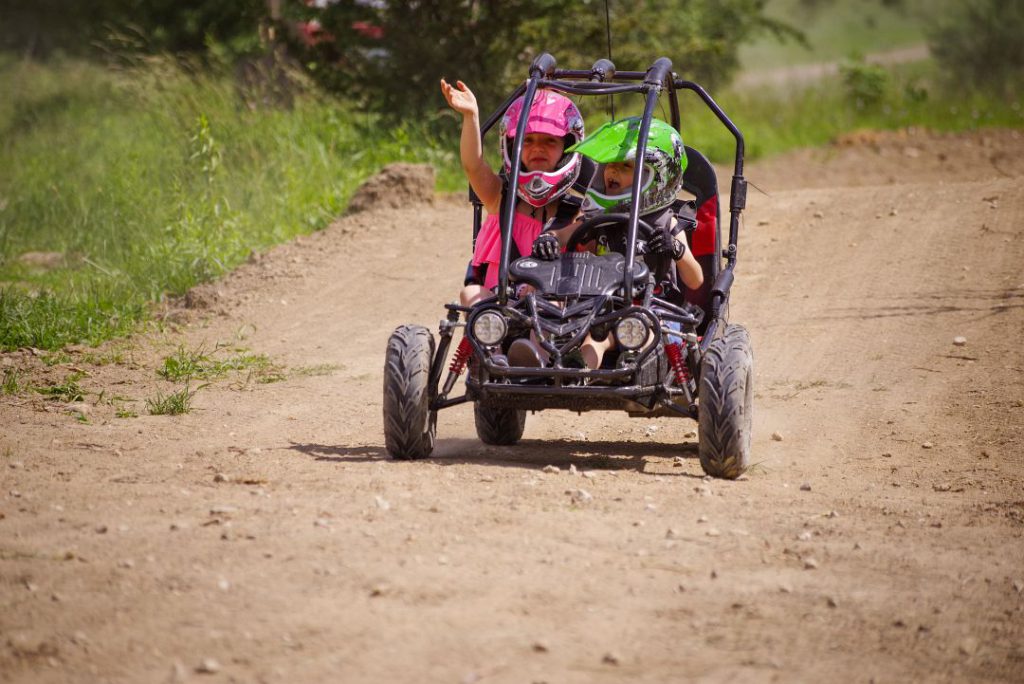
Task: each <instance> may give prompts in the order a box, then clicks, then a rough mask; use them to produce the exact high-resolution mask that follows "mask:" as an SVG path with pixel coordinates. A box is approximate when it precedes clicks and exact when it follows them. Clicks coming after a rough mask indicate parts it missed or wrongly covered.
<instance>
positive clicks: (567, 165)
mask: <svg viewBox="0 0 1024 684" xmlns="http://www.w3.org/2000/svg"><path fill="white" fill-rule="evenodd" d="M522 111H523V98H521V97H520V98H518V99H517V100H516V101H515V102H513V103H512V105H511V106H510V107H509V108H508V109H507V110H506V111H505V116H503V117H502V119H501V129H500V135H501V156H502V159H504V163H505V173H506V174H507V175H511V173H512V158H511V155H510V154H509V148H510V145H511V144H512V141H513V140H514V139H515V136H516V127H517V126H518V125H519V116H520V115H521V114H522ZM526 132H527V133H546V134H547V135H553V136H555V137H556V138H564V139H565V148H566V149H568V148H569V147H570V146H571V145H575V144H576V143H578V142H580V141H581V140H583V116H582V115H581V114H580V110H579V109H577V108H576V105H575V104H573V102H572V100H570V99H569V98H567V97H565V96H564V95H560V94H558V93H556V92H553V91H551V90H538V91H537V94H536V95H535V96H534V98H533V104H532V105H531V106H530V118H529V120H528V121H527V122H526ZM579 175H580V155H579V154H578V153H576V152H573V153H572V154H566V155H562V158H561V159H560V160H559V161H558V164H557V165H556V167H555V169H554V170H552V171H525V170H521V171H520V173H519V187H517V188H516V194H517V195H519V196H520V197H521V198H523V199H524V200H525V201H526V202H528V203H529V204H530V206H534V207H543V206H544V205H545V204H548V203H549V202H551V201H553V200H555V199H557V198H559V197H561V196H562V195H563V194H565V192H566V191H567V190H568V189H569V188H570V187H572V184H573V183H575V182H576V178H577V177H578V176H579Z"/></svg>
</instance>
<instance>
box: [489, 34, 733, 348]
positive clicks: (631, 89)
mask: <svg viewBox="0 0 1024 684" xmlns="http://www.w3.org/2000/svg"><path fill="white" fill-rule="evenodd" d="M541 88H547V89H550V90H555V91H558V92H562V93H567V94H570V95H582V96H602V95H603V96H613V95H619V94H625V93H641V94H643V95H644V97H645V102H644V112H643V115H642V117H641V122H640V131H639V139H638V143H637V151H636V158H637V159H643V157H644V154H645V152H646V149H647V134H648V131H649V130H650V125H651V118H652V116H653V113H654V110H655V107H656V105H657V102H658V98H659V97H660V96H661V95H662V94H663V93H665V94H667V96H668V98H669V112H670V116H671V122H670V123H671V124H672V127H673V128H675V129H676V130H680V109H679V98H678V92H679V91H680V90H690V91H692V92H694V93H696V95H697V96H698V97H699V98H700V99H701V100H702V101H703V102H704V104H705V105H706V106H707V107H708V108H709V109H710V110H711V111H712V112H713V113H714V115H715V116H716V117H717V118H718V120H719V121H720V122H721V123H722V125H723V126H725V127H726V128H727V129H728V130H729V132H730V133H731V134H732V136H733V138H734V139H735V141H736V146H735V157H734V165H733V176H732V184H731V188H730V193H729V214H730V220H729V241H728V243H727V245H726V246H725V248H724V249H723V248H722V247H721V221H719V220H716V221H715V239H714V244H715V252H714V256H713V259H712V260H711V264H710V271H711V272H710V274H709V275H710V276H711V286H710V291H709V292H708V301H707V306H706V311H705V313H706V321H707V322H706V327H705V331H704V335H703V339H702V341H701V348H702V349H706V347H707V345H708V344H710V342H711V340H712V339H714V337H715V331H716V329H717V327H718V326H719V324H720V323H721V321H722V312H723V311H724V310H725V306H726V304H727V303H728V301H729V293H730V290H731V288H732V283H733V279H734V275H733V273H734V269H735V267H736V260H737V256H738V247H737V244H738V241H739V225H740V215H741V213H742V212H743V209H744V208H745V207H746V197H747V181H746V180H745V179H744V177H743V160H744V142H743V134H742V133H741V132H740V130H739V129H738V128H737V127H736V125H735V124H734V123H733V122H732V121H731V120H730V119H729V117H728V116H727V115H726V114H725V112H724V111H723V110H722V108H721V107H719V105H718V103H717V102H715V101H714V99H713V98H712V97H711V96H710V95H709V94H708V93H707V91H705V90H704V88H702V87H701V86H700V85H698V84H697V83H694V82H692V81H688V80H684V79H680V78H677V76H676V74H675V73H674V72H673V71H672V62H671V60H669V59H668V58H667V57H660V58H658V59H657V60H655V61H654V63H653V64H652V65H651V66H650V68H648V69H647V71H643V72H641V71H620V72H616V71H615V66H614V65H613V64H612V63H611V62H610V61H609V60H606V59H601V60H598V61H597V62H595V63H594V65H593V66H592V67H591V68H590V69H587V70H576V69H558V68H557V62H556V60H555V58H554V57H553V56H551V55H550V54H548V53H543V54H541V55H540V56H538V57H537V58H536V59H534V60H533V63H532V64H531V65H530V69H529V78H528V79H527V80H526V82H525V83H523V84H521V85H520V86H519V87H517V88H516V89H515V91H514V92H513V93H512V94H511V95H510V96H509V97H508V98H507V99H506V100H505V101H504V102H503V103H502V104H501V106H500V107H498V109H496V110H495V111H494V113H492V114H491V115H490V116H489V117H488V118H487V119H486V120H485V121H484V122H483V124H482V125H481V127H480V136H481V140H482V139H483V138H484V137H485V136H486V135H487V133H488V131H490V129H491V128H493V127H494V125H495V124H496V123H497V122H498V121H499V120H500V119H501V117H502V116H504V114H505V112H506V110H508V108H509V107H510V106H511V105H512V103H513V102H514V101H515V100H516V99H517V98H519V97H520V96H522V97H523V99H524V102H523V111H526V112H528V111H530V107H531V105H532V104H533V100H534V97H535V95H536V93H537V90H538V89H541ZM528 119H529V117H527V116H521V117H519V122H518V126H517V128H516V135H515V140H514V142H513V146H512V155H511V162H512V168H511V176H510V177H509V179H508V187H510V188H515V187H517V185H518V181H519V173H520V168H521V165H520V161H521V158H522V149H523V140H524V138H525V132H526V125H527V121H528ZM690 151H691V149H690V148H688V149H687V153H688V154H689V153H690ZM697 154H698V156H699V153H697ZM701 160H703V157H701ZM704 163H705V165H706V161H705V162H704ZM642 171H643V166H642V165H641V164H637V165H636V169H635V171H634V174H633V182H632V186H631V202H630V206H631V209H630V214H629V223H628V227H627V234H626V253H625V255H624V256H625V258H626V262H625V267H624V273H625V281H624V294H625V296H624V297H623V298H622V301H623V303H624V304H625V303H628V302H632V301H633V296H634V269H633V265H634V261H635V259H636V242H637V226H638V223H639V220H640V215H639V207H640V201H639V199H640V184H641V174H642ZM712 175H713V172H712ZM684 186H685V177H684ZM469 196H470V201H471V203H472V204H473V238H474V240H475V239H476V236H477V234H478V233H479V231H480V226H481V221H482V212H483V203H482V202H481V201H480V199H479V198H478V197H477V196H476V193H474V192H473V189H472V188H470V190H469ZM515 206H516V193H514V192H506V193H504V195H503V199H502V204H501V209H500V214H499V221H500V223H499V225H500V231H501V256H500V261H499V270H498V292H497V296H498V304H499V305H500V306H505V305H506V304H507V302H508V298H509V294H510V288H509V261H510V257H511V254H512V229H511V227H512V223H513V218H514V212H515ZM716 211H717V208H716ZM716 219H717V217H716ZM722 259H725V265H724V266H721V260H722Z"/></svg>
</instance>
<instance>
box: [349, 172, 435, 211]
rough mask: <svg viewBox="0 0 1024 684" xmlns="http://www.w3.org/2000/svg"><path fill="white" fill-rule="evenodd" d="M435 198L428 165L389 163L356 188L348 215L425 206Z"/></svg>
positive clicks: (431, 175) (431, 173)
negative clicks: (419, 205)
mask: <svg viewBox="0 0 1024 684" xmlns="http://www.w3.org/2000/svg"><path fill="white" fill-rule="evenodd" d="M433 199H434V167H432V166H430V165H429V164H402V163H398V164H388V165H387V166H385V167H384V168H383V169H381V171H380V173H378V174H377V175H376V176H373V177H371V178H370V179H369V180H367V181H366V182H365V183H363V184H362V185H360V186H359V189H358V190H356V193H355V195H353V196H352V201H351V202H350V203H349V206H348V210H349V212H350V213H356V212H362V211H376V210H378V209H398V208H401V207H407V206H410V205H413V204H425V203H426V204H428V203H431V202H433Z"/></svg>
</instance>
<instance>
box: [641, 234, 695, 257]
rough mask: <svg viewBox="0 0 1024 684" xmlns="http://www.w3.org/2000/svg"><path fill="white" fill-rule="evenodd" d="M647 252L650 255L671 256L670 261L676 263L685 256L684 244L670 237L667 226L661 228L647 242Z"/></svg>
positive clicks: (672, 236)
mask: <svg viewBox="0 0 1024 684" xmlns="http://www.w3.org/2000/svg"><path fill="white" fill-rule="evenodd" d="M647 250H648V252H649V253H650V254H666V253H668V254H671V255H672V261H678V260H679V259H681V258H683V255H684V254H686V243H685V242H683V241H682V240H680V239H679V238H677V237H675V236H674V235H672V231H671V230H669V228H668V226H661V227H660V228H657V229H655V231H654V234H653V235H652V236H651V239H650V240H648V241H647Z"/></svg>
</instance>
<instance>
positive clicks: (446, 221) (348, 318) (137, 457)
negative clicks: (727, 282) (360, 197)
mask: <svg viewBox="0 0 1024 684" xmlns="http://www.w3.org/2000/svg"><path fill="white" fill-rule="evenodd" d="M1022 160H1024V137H1022V136H1021V135H1020V134H1018V133H1013V132H982V133H977V134H970V135H964V136H959V137H942V136H931V135H925V134H916V135H915V134H885V135H876V134H864V135H861V136H854V137H851V138H850V139H849V140H847V141H845V143H844V144H841V145H837V146H834V147H830V148H828V149H824V150H815V151H807V152H800V153H796V154H793V155H789V156H787V157H785V158H781V159H776V160H772V161H769V162H764V163H761V164H756V165H753V166H751V167H750V168H749V169H748V171H749V173H748V177H749V178H750V179H751V180H752V181H753V182H754V183H756V184H757V185H758V187H759V188H761V189H762V190H764V191H765V192H766V193H768V194H759V193H757V192H756V191H753V190H752V191H751V198H750V202H749V211H748V213H747V215H746V220H745V225H744V229H743V235H742V240H741V245H740V258H739V274H738V280H737V284H736V286H735V288H734V296H733V304H732V315H731V319H732V321H734V322H740V323H743V324H744V325H746V326H747V327H748V328H749V330H750V332H751V336H752V339H753V344H754V354H755V364H756V381H757V386H756V405H755V411H756V413H755V428H756V433H755V435H754V443H753V450H754V457H753V460H754V461H756V464H757V465H756V466H755V467H754V468H753V469H752V470H751V471H750V473H749V475H748V476H746V477H745V478H744V479H741V480H740V481H736V482H724V481H717V480H716V481H708V480H706V479H704V478H702V473H701V470H700V466H699V464H698V462H697V459H696V451H695V445H696V438H695V435H694V433H693V430H695V429H696V425H695V424H694V423H692V422H689V421H682V420H672V419H660V420H652V421H646V420H636V419H629V418H627V417H625V416H623V415H619V414H613V413H591V414H584V415H582V416H577V415H576V414H568V413H560V412H547V413H541V414H536V415H532V416H530V417H529V418H528V421H527V427H526V434H525V437H524V440H523V441H522V443H521V444H519V445H518V446H515V447H486V446H484V445H482V444H481V443H480V442H479V441H478V440H477V439H476V436H475V433H474V430H473V420H472V411H471V409H470V408H468V407H466V406H462V407H457V408H455V409H450V410H448V411H445V412H442V413H441V416H440V420H439V427H438V435H439V443H438V447H437V450H436V452H435V454H434V457H433V458H431V459H429V460H427V461H423V462H414V463H398V462H391V461H389V460H387V458H386V456H385V453H384V449H383V436H382V433H381V409H380V400H381V369H382V361H383V355H384V347H385V342H386V340H387V337H388V335H389V333H390V331H391V330H392V329H393V328H394V327H395V326H396V325H398V324H400V323H404V322H419V323H423V324H427V325H429V326H431V327H432V328H436V322H437V320H438V319H439V318H440V316H441V308H440V305H441V304H442V303H443V302H444V301H449V300H450V299H451V298H452V297H453V296H454V295H455V292H456V290H457V284H458V282H459V281H460V276H461V273H462V268H463V264H464V262H463V258H462V256H459V257H455V256H453V255H452V253H451V251H450V250H449V249H447V248H442V246H443V245H452V244H455V245H459V247H460V251H459V253H460V254H462V253H464V252H467V251H468V244H467V243H468V222H469V215H470V213H469V211H468V208H467V207H466V206H465V205H464V204H463V203H462V202H461V201H455V200H438V201H437V202H436V203H435V204H434V205H433V206H427V205H425V206H417V207H411V208H409V209H406V210H392V211H384V212H378V213H369V214H359V215H355V216H351V217H348V218H345V219H343V220H342V221H340V222H339V223H338V224H336V225H335V226H333V227H332V228H330V229H328V230H326V231H323V232H322V233H319V234H317V235H314V236H311V237H308V238H304V239H302V240H299V241H297V242H296V243H293V244H290V245H287V246H284V247H282V248H279V249H277V250H274V251H273V252H271V253H269V254H266V255H264V256H263V257H262V258H259V259H254V260H253V263H251V264H249V265H247V266H245V267H243V268H242V269H240V270H239V271H237V272H236V273H234V274H232V275H231V276H229V277H227V278H225V279H224V280H223V281H221V282H219V283H215V284H213V285H210V286H207V287H204V288H202V289H201V290H200V291H197V292H196V293H195V296H194V297H193V298H192V303H193V305H194V306H195V307H199V308H192V309H189V310H186V311H179V310H175V311H169V312H168V317H167V319H166V321H165V324H164V326H163V330H162V331H161V330H155V331H154V332H152V333H151V334H148V335H146V336H140V337H139V338H137V339H134V340H130V341H128V342H122V343H118V344H114V345H110V346H109V347H107V348H104V349H102V350H75V351H73V353H71V354H70V355H69V356H68V357H67V358H65V359H63V360H62V359H60V358H58V359H56V361H57V363H55V364H54V365H49V366H47V365H45V364H44V363H43V362H42V359H41V357H37V356H33V355H32V354H31V353H29V352H19V353H14V354H7V355H4V356H3V357H0V361H2V363H3V364H4V368H5V369H7V370H9V371H10V370H11V369H17V378H18V382H19V383H20V385H19V386H20V387H21V388H22V389H21V391H19V392H18V393H17V394H14V395H0V681H4V682H30V681H31V682H78V681H81V682H93V681H110V682H164V681H167V682H177V681H197V682H199V681H201V682H221V681H224V682H226V681H237V682H317V681H324V682H327V681H330V682H454V683H458V682H488V683H489V682H552V683H554V682H627V681H628V682H669V681H672V682H675V681H701V682H705V681H706V682H726V681H729V682H734V681H741V682H742V681H757V682H761V681H779V682H794V681H799V682H819V681H823V680H825V679H826V678H827V679H828V680H830V681H843V682H846V681H849V682H868V681H875V682H906V681H929V682H944V681H950V682H963V681H972V682H979V681H1002V682H1015V681H1016V682H1019V681H1022V680H1024V475H1022V466H1024V455H1022V453H1024V434H1022V431H1024V352H1022V351H1021V342H1022V332H1024V184H1022V182H1021V179H1022V178H1024V162H1022ZM203 307H204V308H203ZM957 337H963V338H965V343H963V344H956V343H954V338H957ZM180 345H184V348H185V349H186V350H200V349H201V350H203V351H204V352H205V353H207V354H208V355H210V356H212V357H214V358H220V359H230V358H238V357H239V355H240V354H243V353H255V354H266V355H267V356H268V357H269V359H270V360H271V361H273V362H274V363H275V364H278V365H279V366H280V367H281V368H282V369H283V375H284V379H283V380H281V381H279V382H273V383H261V382H258V380H259V379H260V378H261V377H263V378H264V379H266V378H267V376H266V373H265V372H263V373H262V374H261V373H260V372H257V371H256V370H254V369H253V368H251V367H250V369H249V370H248V371H241V372H233V373H230V374H228V375H227V377H225V378H223V379H215V380H211V381H210V384H209V385H208V386H205V387H203V388H202V389H199V390H198V392H197V393H196V395H195V397H194V409H193V411H192V412H191V413H189V414H186V415H182V416H177V417H169V416H152V415H147V413H146V406H145V400H146V399H147V398H153V397H154V396H155V395H156V394H157V392H162V393H164V394H167V393H169V392H172V391H174V390H175V389H177V388H178V387H180V385H173V384H171V383H170V382H168V381H166V380H163V379H161V378H160V377H158V376H157V374H156V370H157V368H159V367H161V365H162V364H163V359H164V358H165V357H167V356H168V355H170V354H172V353H173V352H175V350H177V349H178V348H179V346H180ZM242 348H244V349H247V350H249V351H248V352H242V351H239V350H240V349H242ZM50 360H51V362H52V361H54V360H55V359H50ZM76 369H77V370H80V371H83V372H85V376H84V377H82V378H81V379H80V380H78V383H79V384H80V386H81V387H82V389H83V390H85V392H87V394H86V400H85V402H77V403H73V404H66V403H60V402H57V401H53V400H49V399H46V398H44V397H43V396H41V395H39V394H38V393H36V392H33V391H31V390H29V389H27V388H28V386H29V385H32V384H34V385H36V386H45V385H46V384H47V383H56V382H59V381H63V380H65V379H66V378H67V377H68V376H69V375H70V374H72V373H74V372H75V371H76ZM192 388H193V389H195V388H196V383H195V382H194V383H193V384H192ZM83 406H84V408H83ZM133 411H134V412H136V413H138V414H139V415H138V416H137V417H118V413H120V415H121V416H126V415H128V414H130V413H131V412H133ZM676 457H682V458H681V459H676ZM548 465H554V466H557V467H558V468H559V469H560V471H559V472H558V473H549V472H544V470H543V468H544V466H548ZM570 468H573V469H574V470H575V472H570ZM581 488H582V489H585V490H586V491H588V492H589V493H590V494H592V496H593V498H592V500H590V501H588V502H585V503H574V502H573V500H572V499H571V498H570V496H568V495H567V491H571V490H576V489H581Z"/></svg>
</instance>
